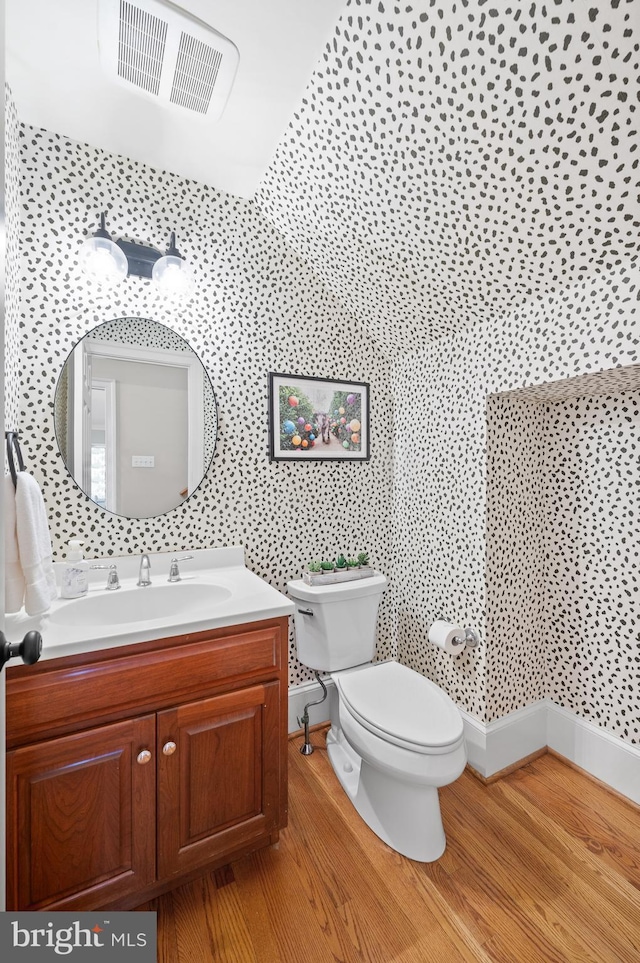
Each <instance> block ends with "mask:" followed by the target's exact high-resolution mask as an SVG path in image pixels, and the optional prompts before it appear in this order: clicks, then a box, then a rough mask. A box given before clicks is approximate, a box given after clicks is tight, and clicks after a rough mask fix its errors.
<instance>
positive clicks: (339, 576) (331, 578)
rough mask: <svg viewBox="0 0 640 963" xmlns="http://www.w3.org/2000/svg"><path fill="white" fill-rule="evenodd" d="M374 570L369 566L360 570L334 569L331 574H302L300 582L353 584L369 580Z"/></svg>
mask: <svg viewBox="0 0 640 963" xmlns="http://www.w3.org/2000/svg"><path fill="white" fill-rule="evenodd" d="M372 575H375V570H374V569H373V568H372V567H371V565H363V566H361V567H360V568H346V569H343V570H340V569H334V570H333V572H303V573H302V581H303V582H305V583H306V584H307V585H331V584H332V583H334V582H355V581H357V579H361V578H371V576H372Z"/></svg>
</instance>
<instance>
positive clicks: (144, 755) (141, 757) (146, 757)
mask: <svg viewBox="0 0 640 963" xmlns="http://www.w3.org/2000/svg"><path fill="white" fill-rule="evenodd" d="M150 760H151V753H150V752H149V750H148V749H143V750H142V752H139V753H138V756H137V758H136V762H137V763H138V764H139V765H140V766H145V765H146V764H147V763H148V762H150Z"/></svg>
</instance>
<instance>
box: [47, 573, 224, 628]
mask: <svg viewBox="0 0 640 963" xmlns="http://www.w3.org/2000/svg"><path fill="white" fill-rule="evenodd" d="M230 597H231V592H230V591H229V589H227V588H224V587H223V586H222V585H212V584H202V583H201V584H196V583H192V582H175V583H172V584H171V585H167V584H165V585H149V586H147V587H146V588H140V587H137V586H136V587H135V588H126V589H121V590H119V591H115V592H106V593H103V594H100V595H95V596H91V595H87V596H85V597H84V598H81V599H72V600H69V601H68V602H65V603H64V604H62V605H60V606H59V608H57V609H56V610H55V611H54V612H52V613H51V616H50V621H51V622H53V623H55V624H57V625H68V626H85V627H87V628H89V627H92V626H109V625H122V624H124V623H136V622H138V623H139V622H153V621H156V620H158V619H164V620H166V619H169V618H175V620H176V622H178V623H180V622H184V621H191V620H192V619H193V618H194V617H206V616H207V615H208V614H213V611H215V607H216V606H217V605H219V604H220V603H221V602H225V601H226V600H227V599H229V598H230ZM212 610H213V611H212ZM185 616H187V618H186V619H185Z"/></svg>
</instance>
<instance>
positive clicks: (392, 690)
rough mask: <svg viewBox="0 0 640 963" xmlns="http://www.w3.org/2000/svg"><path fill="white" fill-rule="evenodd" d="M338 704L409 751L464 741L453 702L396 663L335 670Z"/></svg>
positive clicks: (444, 748) (434, 751) (447, 748)
mask: <svg viewBox="0 0 640 963" xmlns="http://www.w3.org/2000/svg"><path fill="white" fill-rule="evenodd" d="M334 678H335V681H336V684H337V686H338V688H339V690H340V694H341V696H342V699H343V703H344V706H345V707H346V708H347V709H348V711H349V712H350V713H351V714H352V715H353V717H354V718H355V719H356V720H357V721H358V722H359V723H360V724H361V725H362V726H364V728H365V729H368V730H369V732H371V733H373V734H374V735H376V736H378V737H379V738H380V739H383V740H385V741H386V742H390V743H392V744H393V745H396V746H400V747H402V748H403V749H409V750H411V751H413V752H418V753H424V754H431V755H439V754H441V753H445V752H453V751H454V750H455V749H457V748H458V746H460V745H462V743H463V741H464V736H463V723H462V717H461V715H460V713H459V711H458V709H457V706H456V705H455V703H454V702H453V701H452V700H451V699H450V698H449V696H448V695H447V694H446V693H445V692H443V691H442V689H440V688H439V687H438V686H437V685H435V684H434V683H433V682H431V681H430V680H429V679H427V678H425V676H422V675H420V674H419V673H417V672H414V671H413V669H409V668H407V666H404V665H400V663H399V662H379V663H374V664H373V665H367V666H364V667H361V668H357V669H354V670H351V671H349V670H347V671H346V672H340V673H336V674H335V676H334Z"/></svg>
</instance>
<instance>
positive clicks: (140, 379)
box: [54, 318, 217, 518]
mask: <svg viewBox="0 0 640 963" xmlns="http://www.w3.org/2000/svg"><path fill="white" fill-rule="evenodd" d="M54 422H55V432H56V439H57V442H58V447H59V449H60V453H61V455H62V457H63V459H64V463H65V465H66V467H67V470H68V471H69V473H70V474H71V476H72V477H73V479H74V481H75V482H76V484H77V485H79V486H80V488H81V489H82V490H83V492H84V493H85V494H86V495H88V496H89V498H91V499H92V500H93V501H94V502H95V503H96V504H97V505H99V506H100V507H101V508H103V509H105V510H106V511H109V512H113V513H115V514H117V515H124V516H126V517H127V518H151V517H153V516H156V515H163V514H165V512H168V511H171V510H172V509H174V508H177V507H178V506H179V505H180V504H181V503H182V502H183V501H184V500H185V499H186V498H188V497H189V495H191V494H193V492H194V491H195V490H196V488H197V487H198V486H199V485H200V482H201V481H202V479H203V477H204V476H205V474H206V472H207V470H208V468H209V465H210V464H211V459H212V458H213V452H214V449H215V444H216V435H217V412H216V403H215V395H214V391H213V385H212V384H211V379H210V378H209V375H208V374H207V371H206V369H205V368H204V365H203V364H202V362H201V361H200V359H199V358H198V356H197V354H196V353H195V352H194V351H193V350H192V348H191V347H190V345H189V344H188V343H187V342H186V341H185V340H184V339H183V338H181V337H180V336H179V335H177V334H176V333H175V332H174V331H172V330H171V329H170V328H168V327H167V326H166V325H164V324H160V323H159V322H158V321H152V320H150V319H148V318H117V319H115V320H113V321H106V322H105V323H104V324H100V325H98V327H96V328H94V329H93V331H90V332H89V334H87V335H85V337H83V338H82V339H81V340H80V341H79V342H78V344H77V345H76V346H75V348H74V349H73V350H72V352H71V354H70V355H69V357H68V359H67V361H66V362H65V364H64V367H63V369H62V372H61V374H60V377H59V379H58V384H57V387H56V394H55V402H54Z"/></svg>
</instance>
